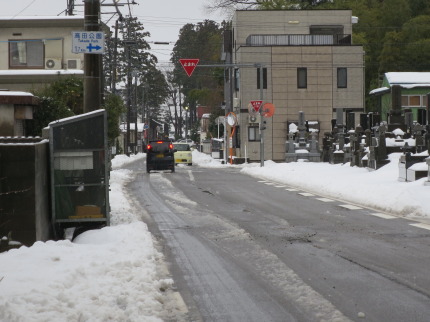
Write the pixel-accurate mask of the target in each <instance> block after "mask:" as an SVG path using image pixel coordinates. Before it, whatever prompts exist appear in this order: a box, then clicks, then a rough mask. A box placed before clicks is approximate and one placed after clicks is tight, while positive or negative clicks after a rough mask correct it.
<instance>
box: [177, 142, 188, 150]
mask: <svg viewBox="0 0 430 322" xmlns="http://www.w3.org/2000/svg"><path fill="white" fill-rule="evenodd" d="M174 146H175V149H176V150H178V151H190V150H191V149H190V146H189V144H187V143H175V144H174Z"/></svg>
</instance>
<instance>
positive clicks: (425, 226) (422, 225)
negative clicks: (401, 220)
mask: <svg viewBox="0 0 430 322" xmlns="http://www.w3.org/2000/svg"><path fill="white" fill-rule="evenodd" d="M410 225H411V226H414V227H418V228H423V229H427V230H430V225H429V224H410Z"/></svg>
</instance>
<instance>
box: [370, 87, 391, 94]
mask: <svg viewBox="0 0 430 322" xmlns="http://www.w3.org/2000/svg"><path fill="white" fill-rule="evenodd" d="M388 91H390V88H389V87H380V88H375V89H373V90H371V91H370V92H369V94H370V95H375V94H382V93H385V92H388Z"/></svg>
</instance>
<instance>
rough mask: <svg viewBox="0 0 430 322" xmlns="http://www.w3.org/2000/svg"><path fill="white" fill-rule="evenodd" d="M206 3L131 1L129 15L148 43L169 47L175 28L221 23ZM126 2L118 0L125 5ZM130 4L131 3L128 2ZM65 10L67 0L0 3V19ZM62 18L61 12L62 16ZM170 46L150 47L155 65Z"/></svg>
mask: <svg viewBox="0 0 430 322" xmlns="http://www.w3.org/2000/svg"><path fill="white" fill-rule="evenodd" d="M208 1H210V0H135V2H136V3H138V4H137V5H132V6H130V7H131V13H132V15H133V16H135V17H138V18H139V20H140V21H141V22H142V24H143V25H144V27H145V29H146V30H147V31H149V32H150V33H151V38H149V39H148V40H149V41H168V42H172V43H173V44H174V43H175V42H176V40H177V39H178V35H179V29H180V28H181V27H182V26H183V25H185V24H186V23H197V22H199V21H203V20H204V19H211V20H214V21H217V22H221V21H222V20H223V16H222V15H221V14H220V13H217V14H209V13H207V12H206V10H205V8H204V5H205V3H207V2H208ZM101 2H103V3H112V0H101ZM126 2H127V0H120V3H126ZM130 2H132V1H131V0H130ZM75 6H76V7H75V10H76V12H77V14H80V15H83V10H84V7H83V0H75ZM66 7H67V0H0V8H1V9H0V15H1V16H15V15H19V16H33V15H37V16H40V15H47V16H55V15H58V14H61V13H62V12H63V11H64V10H65V9H66ZM120 10H121V12H122V13H123V15H127V14H128V13H129V11H128V7H127V6H124V7H121V9H120ZM113 11H114V8H113V7H103V8H102V12H113ZM62 14H63V15H64V13H62ZM111 17H112V14H104V15H103V16H102V19H103V21H104V22H107V21H108V20H109V19H110V18H111ZM116 18H117V17H116V16H115V17H113V18H112V19H111V20H110V22H109V23H108V25H109V26H112V25H113V24H114V21H115V19H116ZM173 44H171V45H169V46H166V45H153V44H151V47H152V49H153V50H152V53H153V54H155V55H156V56H157V57H158V60H159V62H160V63H161V65H163V62H167V61H169V59H170V51H171V49H172V48H173Z"/></svg>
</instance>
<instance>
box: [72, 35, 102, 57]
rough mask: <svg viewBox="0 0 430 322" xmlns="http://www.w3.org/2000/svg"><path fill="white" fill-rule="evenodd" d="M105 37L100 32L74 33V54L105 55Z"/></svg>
mask: <svg viewBox="0 0 430 322" xmlns="http://www.w3.org/2000/svg"><path fill="white" fill-rule="evenodd" d="M104 45H105V36H104V33H103V32H100V31H73V32H72V53H75V54H80V53H84V54H103V52H104Z"/></svg>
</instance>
